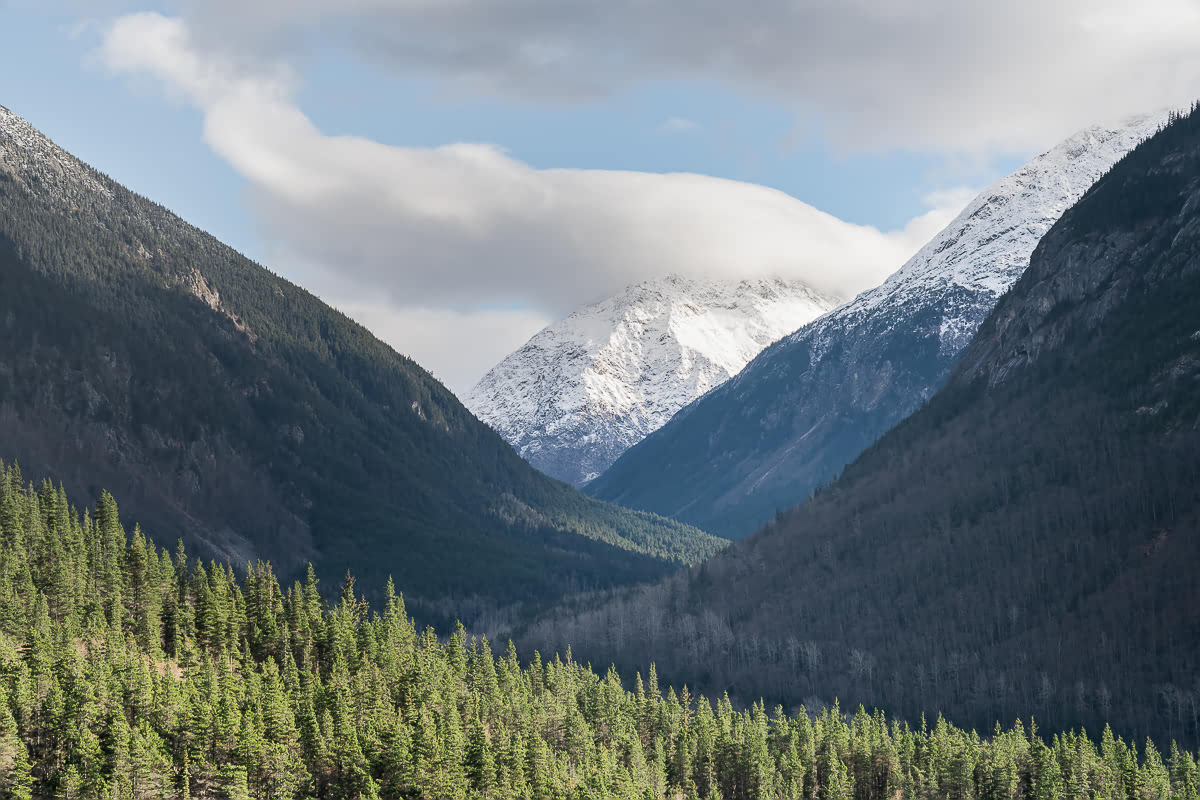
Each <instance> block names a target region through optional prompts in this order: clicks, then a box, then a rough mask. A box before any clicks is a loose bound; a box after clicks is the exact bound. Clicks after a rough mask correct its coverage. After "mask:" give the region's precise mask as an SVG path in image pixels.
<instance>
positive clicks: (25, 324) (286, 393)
mask: <svg viewBox="0 0 1200 800" xmlns="http://www.w3.org/2000/svg"><path fill="white" fill-rule="evenodd" d="M0 330H3V336H0V457H3V458H5V459H17V460H19V462H20V464H21V466H22V468H23V469H24V470H25V472H26V474H27V475H30V476H42V475H51V476H53V477H55V478H56V479H58V480H62V481H64V482H65V483H66V484H67V488H68V489H69V490H71V491H72V492H74V493H75V494H76V496H79V497H83V496H87V495H91V496H95V495H96V493H97V492H98V491H99V490H100V489H101V488H108V489H111V490H112V491H113V492H114V493H115V494H117V495H118V496H120V497H121V498H123V500H122V502H123V503H124V504H125V506H124V508H123V511H124V513H125V516H126V518H128V519H130V520H132V521H142V522H145V523H147V526H148V527H149V528H150V529H151V530H153V531H155V532H156V535H160V536H164V537H168V539H169V541H166V542H163V543H164V544H168V545H170V544H171V543H172V542H173V541H174V538H175V537H176V536H182V537H183V538H184V539H186V540H188V541H189V542H191V543H194V544H195V545H197V546H198V547H199V548H200V550H201V551H202V552H203V553H207V554H208V555H210V556H215V557H217V558H219V559H221V560H225V559H229V560H232V561H233V562H234V564H236V565H244V564H245V563H246V561H247V559H255V558H263V559H271V560H272V561H273V562H274V563H275V565H276V569H277V570H278V571H279V572H280V573H282V574H284V575H285V576H286V575H292V574H295V573H296V572H297V571H302V570H303V568H304V565H305V563H306V562H308V561H310V560H312V561H315V562H318V564H319V565H322V566H323V569H322V571H323V572H324V573H325V574H339V573H340V572H341V571H343V570H345V569H347V568H352V569H353V570H354V572H355V574H356V575H358V576H359V577H360V578H363V579H365V581H366V583H365V585H371V586H382V585H383V578H384V577H385V576H386V575H387V574H393V575H395V578H396V580H397V582H398V583H400V584H401V585H405V586H407V587H409V591H410V592H412V593H414V594H415V595H417V597H416V598H415V599H419V600H423V601H427V602H429V603H437V607H438V608H442V609H445V610H446V611H447V613H451V612H453V613H458V614H462V615H464V616H468V615H469V613H471V611H472V609H478V608H484V607H488V606H490V605H495V604H497V603H505V604H507V603H515V602H518V601H538V600H544V599H546V598H549V597H554V596H557V594H558V593H560V592H562V591H565V590H567V589H578V588H581V587H584V586H589V585H593V586H598V585H609V584H612V583H619V582H622V581H629V580H635V579H641V578H645V577H648V576H657V575H661V574H663V573H665V572H666V571H668V570H669V569H670V568H671V567H672V565H675V564H679V563H683V562H692V561H695V560H697V559H700V558H702V557H704V556H706V555H709V554H711V553H712V552H714V551H715V550H716V549H718V548H719V547H720V546H721V544H722V543H721V542H720V541H718V540H715V539H713V538H712V537H709V536H707V535H705V534H702V533H701V532H699V531H697V530H695V529H692V528H688V527H686V526H683V525H680V524H678V523H675V522H671V521H668V520H663V519H661V518H656V517H654V516H652V515H648V514H640V513H638V514H635V513H632V512H627V511H625V510H623V509H618V508H615V507H613V506H609V505H606V504H603V503H600V502H597V501H595V500H592V499H590V498H587V497H585V496H583V495H582V494H580V493H579V492H577V491H576V490H574V489H572V488H571V487H569V486H566V485H564V484H561V483H558V482H556V481H552V480H549V479H547V478H545V477H544V476H542V475H540V474H538V473H537V472H536V471H535V470H533V469H532V468H530V467H529V466H528V464H526V463H525V462H524V461H522V460H521V459H520V458H519V457H518V456H517V455H516V454H515V453H514V452H513V451H512V448H510V447H509V446H508V445H507V444H506V443H505V442H504V441H503V440H502V439H501V438H500V437H499V436H497V435H496V434H495V433H494V432H493V431H492V430H491V429H489V428H488V427H487V426H486V425H483V424H482V423H480V422H479V421H478V420H476V419H475V418H474V417H472V416H471V414H470V413H468V412H467V410H466V409H465V408H464V407H463V406H462V405H461V404H460V403H459V402H458V401H457V400H456V399H455V398H454V397H453V395H451V394H450V392H448V391H447V390H446V389H445V388H444V387H443V386H442V385H441V384H439V383H438V382H437V381H436V380H434V379H433V378H432V377H430V375H429V374H428V373H427V372H426V371H425V370H423V369H421V368H420V367H419V366H418V365H416V364H415V363H413V362H412V361H411V360H409V359H407V358H404V357H403V356H400V355H397V354H396V353H395V352H393V351H392V350H391V349H390V348H388V347H387V346H386V345H384V344H383V343H381V342H380V341H378V340H377V339H376V338H374V337H373V336H372V335H371V334H370V333H369V332H368V331H367V330H365V329H364V328H362V327H361V326H359V325H357V324H355V323H354V322H352V321H351V320H350V319H348V318H346V317H345V316H343V315H342V314H340V313H338V312H337V311H335V310H333V309H331V308H329V307H328V306H326V305H325V304H324V303H322V302H321V301H319V300H318V299H317V298H316V297H313V296H312V295H311V294H309V293H307V292H305V291H304V290H303V289H301V288H300V287H298V286H295V285H293V284H291V283H289V282H287V281H285V280H282V279H280V278H278V277H277V276H275V275H273V274H271V273H270V272H268V271H267V270H265V269H263V268H262V267H259V266H258V265H256V264H253V263H251V262H250V261H248V260H247V259H245V258H243V257H242V256H240V255H239V254H237V253H236V252H234V251H233V250H231V249H230V248H228V247H226V246H224V245H222V244H221V243H220V242H218V241H217V240H215V239H214V238H212V237H211V236H209V235H207V234H205V233H203V232H201V231H199V230H197V229H195V228H193V227H192V226H190V225H187V224H186V223H184V222H183V221H182V220H180V219H178V218H177V217H175V216H174V215H172V214H170V213H169V212H168V211H166V210H165V209H163V208H162V207H160V206H157V205H155V204H154V203H152V202H150V201H148V200H146V199H144V198H141V197H139V196H137V195H135V194H133V193H132V192H130V191H128V190H127V189H125V188H123V187H121V186H119V185H118V184H116V183H114V182H113V181H112V180H110V179H108V178H107V177H105V176H104V175H101V174H99V173H97V172H95V171H93V170H92V169H90V168H89V167H87V166H86V165H84V164H82V163H81V162H79V161H78V160H77V159H75V158H73V157H72V156H71V155H69V154H68V153H66V152H64V151H62V150H61V149H59V148H58V147H56V146H55V145H54V144H53V143H51V142H50V141H49V140H48V139H46V138H45V137H44V136H43V135H41V134H40V133H39V132H38V131H36V130H35V129H34V128H33V127H31V126H30V125H29V124H27V123H26V122H25V121H23V120H21V119H20V118H19V117H17V116H16V115H14V114H12V113H11V112H9V111H8V110H6V109H3V108H0Z"/></svg>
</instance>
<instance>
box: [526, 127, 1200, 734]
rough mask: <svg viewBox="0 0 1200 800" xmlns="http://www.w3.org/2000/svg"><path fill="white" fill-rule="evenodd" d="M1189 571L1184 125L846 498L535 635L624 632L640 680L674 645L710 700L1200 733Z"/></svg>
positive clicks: (1013, 304)
mask: <svg viewBox="0 0 1200 800" xmlns="http://www.w3.org/2000/svg"><path fill="white" fill-rule="evenodd" d="M1198 568H1200V113H1193V114H1192V115H1191V116H1190V117H1187V118H1184V119H1182V120H1178V121H1175V122H1173V123H1172V124H1171V125H1170V126H1169V127H1168V128H1167V129H1166V130H1165V131H1164V132H1162V133H1160V134H1158V135H1157V136H1156V137H1155V138H1153V139H1151V140H1150V141H1149V142H1147V143H1146V144H1145V145H1142V146H1141V147H1139V148H1138V149H1137V150H1135V151H1134V152H1133V153H1132V154H1131V155H1130V156H1128V157H1127V158H1125V159H1123V160H1122V161H1121V162H1120V163H1118V164H1117V165H1116V166H1115V167H1114V168H1113V170H1112V171H1111V172H1110V173H1109V174H1108V175H1106V176H1105V177H1104V178H1102V179H1101V180H1100V181H1099V182H1098V183H1097V184H1096V185H1095V187H1093V188H1092V189H1091V190H1090V191H1088V192H1087V194H1086V195H1085V196H1084V197H1083V199H1082V200H1081V201H1080V202H1079V203H1078V204H1077V205H1075V206H1074V207H1073V208H1072V209H1071V210H1070V211H1068V212H1067V213H1066V214H1065V215H1064V216H1063V217H1062V218H1061V219H1060V220H1059V221H1058V223H1056V225H1055V226H1054V228H1053V229H1052V230H1051V231H1050V232H1049V233H1048V234H1047V235H1046V236H1045V237H1044V239H1043V240H1042V241H1041V243H1040V244H1039V245H1038V248H1037V250H1036V251H1035V253H1034V255H1033V258H1032V261H1031V265H1030V267H1029V269H1028V270H1027V271H1026V272H1025V274H1024V275H1023V276H1022V277H1021V279H1020V280H1019V281H1018V282H1017V283H1016V284H1015V286H1014V287H1013V289H1012V291H1011V292H1010V293H1008V294H1007V295H1006V296H1005V297H1004V298H1002V299H1001V300H1000V302H999V303H998V304H997V307H996V308H995V310H994V311H993V312H992V314H991V315H990V316H989V317H988V319H987V320H986V321H985V322H984V323H983V324H982V325H981V326H980V328H979V332H978V334H977V336H976V338H975V339H974V340H973V342H972V343H971V345H970V346H969V347H968V348H967V349H966V351H965V352H964V353H963V356H962V358H961V360H960V363H959V365H958V366H957V367H956V369H955V371H954V373H953V374H952V376H951V378H950V379H949V381H948V383H947V384H946V386H945V387H944V388H943V389H942V390H941V391H940V392H938V393H937V394H936V395H935V396H934V397H933V398H932V399H931V401H930V402H929V403H928V404H927V405H926V406H925V407H923V408H922V409H921V410H920V411H918V412H916V413H915V414H913V415H912V416H911V417H909V418H908V419H907V420H905V421H904V422H902V423H901V424H900V425H898V426H897V427H896V428H895V429H893V430H892V431H890V432H889V433H888V434H887V435H886V436H884V437H883V438H882V439H881V440H880V441H879V442H877V443H876V444H875V445H874V446H872V447H871V448H869V449H868V450H867V451H866V452H865V453H863V455H862V456H861V457H860V458H859V459H858V460H857V461H855V462H854V463H853V464H852V465H850V466H849V467H847V468H846V470H845V472H844V473H843V474H842V476H841V477H840V478H839V479H838V480H836V481H835V482H834V483H833V484H832V485H831V486H830V487H829V488H827V489H825V490H822V491H820V492H818V493H817V494H816V495H815V496H813V497H812V498H811V499H810V500H808V501H807V502H805V503H804V504H802V505H800V506H799V507H797V508H796V509H794V510H793V511H791V512H788V513H786V514H784V515H782V516H781V517H780V518H779V519H777V520H776V521H775V522H773V523H771V524H770V525H768V526H767V527H766V528H764V529H763V530H762V531H760V532H759V533H757V534H755V535H754V536H752V537H750V538H749V539H747V540H746V541H744V542H741V543H738V544H735V545H734V547H732V548H731V549H730V551H729V552H727V553H723V554H721V555H718V556H716V557H714V558H713V559H710V560H709V561H708V562H705V563H704V564H703V565H701V566H700V567H698V568H693V569H692V570H690V573H689V574H688V575H687V576H686V577H685V576H680V577H679V578H677V579H668V582H667V583H665V584H661V585H658V586H655V587H652V588H649V589H645V590H641V591H637V592H634V593H633V594H632V595H631V596H622V597H618V598H617V599H615V600H613V601H612V602H611V603H610V604H609V605H607V606H606V607H602V608H601V609H600V610H598V611H589V612H585V613H583V614H582V615H581V616H579V617H577V618H575V619H565V620H563V619H560V620H557V621H553V622H547V623H545V624H544V625H543V627H542V628H541V629H540V630H539V631H538V633H537V634H536V635H535V638H539V637H540V638H546V639H551V640H558V639H560V638H569V639H571V640H573V641H590V640H589V639H588V637H589V635H596V632H597V631H598V630H603V629H604V626H606V625H613V624H615V622H614V620H618V619H622V620H626V621H627V622H628V624H627V625H626V626H625V627H624V628H623V629H622V633H623V636H624V637H625V641H624V657H625V661H626V662H627V663H632V662H637V660H638V659H639V658H641V657H643V656H644V654H645V653H646V652H648V651H650V650H653V651H654V652H656V653H662V652H663V651H664V650H668V649H672V645H673V656H672V659H671V661H670V665H671V670H672V673H673V672H674V671H675V670H683V669H687V668H688V667H690V665H694V664H705V665H709V667H710V669H709V673H708V675H707V676H706V679H705V681H703V682H702V684H703V686H702V687H701V688H706V687H707V686H708V685H709V684H711V685H713V686H715V687H716V688H720V687H725V686H730V687H737V690H738V691H739V692H742V693H744V694H745V695H747V696H751V697H757V696H758V695H759V693H760V692H761V693H764V694H766V695H767V696H776V697H789V698H793V699H797V698H801V697H805V696H808V695H809V694H819V696H821V697H824V698H826V699H829V698H831V697H833V696H835V695H836V696H839V697H841V698H842V699H843V701H846V700H853V701H854V702H856V703H857V702H859V701H864V702H868V703H878V704H880V705H882V706H883V707H886V708H888V709H890V710H892V711H893V712H895V713H900V714H903V715H906V716H908V717H909V718H910V719H916V718H917V715H918V714H919V713H921V712H926V713H929V714H932V713H934V712H936V711H938V710H943V711H946V712H947V713H948V714H949V713H952V714H954V715H955V716H956V717H957V718H959V719H962V720H964V721H967V720H970V721H971V724H978V725H986V726H988V727H990V726H991V724H992V722H993V721H994V720H995V719H996V718H1001V719H1012V718H1013V716H1014V715H1015V714H1016V713H1020V707H1021V706H1022V704H1027V705H1026V706H1025V707H1026V710H1028V709H1029V708H1033V709H1034V710H1035V711H1036V714H1037V720H1038V723H1039V724H1040V725H1043V726H1047V725H1050V726H1058V727H1062V726H1066V725H1070V724H1076V723H1082V724H1086V726H1087V728H1088V729H1089V730H1092V731H1094V730H1097V729H1099V728H1100V727H1101V726H1102V724H1103V722H1104V721H1105V720H1106V719H1109V718H1111V719H1118V718H1121V719H1125V720H1126V721H1127V722H1128V724H1129V727H1127V728H1126V730H1127V731H1129V732H1132V733H1136V735H1138V736H1139V737H1141V736H1144V735H1146V734H1147V733H1155V734H1156V735H1157V734H1161V735H1164V736H1168V735H1169V736H1179V737H1187V738H1188V739H1190V740H1191V741H1196V740H1197V738H1198V737H1200V725H1197V723H1198V722H1200V720H1198V719H1197V717H1196V715H1195V711H1194V709H1196V708H1198V707H1200V691H1197V690H1198V689H1200V686H1196V685H1195V683H1194V681H1195V675H1196V674H1197V669H1198V668H1200V618H1198V617H1197V616H1196V615H1195V614H1194V613H1193V612H1192V609H1194V608H1195V606H1196V603H1197V602H1200V583H1197V581H1196V571H1197V569H1198ZM668 642H670V643H671V645H668V644H667V643H668ZM577 652H579V650H578V649H577ZM607 657H608V658H610V659H611V655H609V656H607ZM658 663H659V666H660V669H662V667H663V665H664V658H663V657H662V656H661V655H660V656H659V657H658Z"/></svg>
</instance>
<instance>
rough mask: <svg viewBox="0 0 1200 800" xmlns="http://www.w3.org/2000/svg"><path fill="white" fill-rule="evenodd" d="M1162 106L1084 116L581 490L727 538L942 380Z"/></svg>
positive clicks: (788, 498) (767, 514)
mask: <svg viewBox="0 0 1200 800" xmlns="http://www.w3.org/2000/svg"><path fill="white" fill-rule="evenodd" d="M1165 118H1166V114H1165V113H1163V114H1154V115H1147V116H1141V117H1137V118H1134V119H1130V120H1127V121H1126V122H1124V123H1122V124H1120V125H1115V126H1095V127H1091V128H1088V129H1087V130H1084V131H1081V132H1079V133H1078V134H1076V135H1074V136H1072V137H1071V138H1069V139H1067V140H1066V141H1064V142H1062V143H1060V144H1059V145H1057V146H1056V147H1054V148H1053V149H1052V150H1049V151H1048V152H1046V153H1043V154H1042V155H1040V156H1038V157H1037V158H1035V159H1033V160H1032V161H1031V162H1030V163H1028V164H1027V165H1025V166H1024V167H1022V168H1021V169H1019V170H1017V171H1016V172H1014V173H1013V174H1012V175H1009V176H1008V177H1006V178H1004V179H1002V180H1000V181H999V182H997V183H996V184H994V185H993V186H991V187H990V188H988V189H987V190H986V191H984V192H982V193H981V194H980V195H979V196H978V197H976V198H975V199H974V200H973V201H972V202H971V203H970V205H968V206H967V207H966V208H965V209H964V210H963V212H962V213H961V214H959V216H958V217H957V218H956V219H955V220H954V221H953V222H951V223H950V225H948V226H947V227H946V228H945V229H944V230H943V231H942V232H941V233H939V234H938V235H937V236H936V237H934V239H933V240H932V241H930V242H929V243H928V244H927V245H925V246H924V247H923V248H921V250H920V251H919V252H918V253H917V254H916V255H915V256H913V257H912V258H911V259H910V260H909V261H908V262H907V263H906V264H904V266H903V267H901V268H900V269H899V270H898V271H897V272H895V273H894V274H893V275H892V276H891V277H890V278H888V279H887V280H886V281H885V282H884V283H883V284H881V285H880V286H878V287H876V288H874V289H870V290H868V291H866V292H863V293H862V294H860V295H859V296H858V297H856V298H855V299H854V300H852V301H851V302H849V303H847V304H846V305H843V306H841V307H840V308H838V309H836V310H834V311H832V312H830V313H828V314H826V315H825V316H823V317H821V318H820V319H818V320H816V321H814V322H812V323H811V324H809V325H806V326H805V327H803V328H801V329H800V330H799V331H797V332H796V333H795V334H794V335H792V336H789V337H787V338H785V339H783V340H781V341H780V342H778V343H777V344H775V345H774V346H772V347H769V348H767V349H766V350H764V351H763V352H762V353H761V354H760V355H758V356H757V357H756V358H755V359H754V360H753V361H752V362H750V364H749V365H747V367H746V368H745V369H744V370H743V371H742V372H741V373H740V374H738V375H737V376H736V377H735V378H733V379H732V380H730V381H729V382H727V383H725V384H724V385H723V386H721V387H719V388H718V389H716V390H714V391H713V392H711V393H710V394H708V395H707V396H705V397H704V398H703V399H702V400H700V401H699V402H697V403H695V404H693V405H692V406H690V407H688V408H686V409H685V410H684V411H683V412H681V413H680V414H678V415H676V417H675V418H674V419H672V420H671V421H670V423H669V424H667V425H665V426H663V427H662V428H661V429H660V430H659V431H657V432H656V433H654V434H653V435H651V436H649V437H647V438H646V440H645V441H643V442H641V443H640V444H638V445H637V446H635V447H633V448H632V449H630V450H629V451H628V452H627V453H625V454H624V455H623V456H622V457H621V458H620V459H619V460H618V461H617V462H616V463H615V464H613V466H612V467H611V468H610V469H609V470H608V471H607V472H606V473H605V474H604V475H602V476H601V477H600V478H599V479H597V480H596V481H594V482H593V483H592V484H590V485H589V486H588V492H589V493H591V494H593V495H594V496H596V497H599V498H603V499H606V500H611V501H614V502H618V503H621V504H622V505H627V506H630V507H633V508H643V509H647V510H652V511H655V512H657V513H660V514H665V515H668V516H673V517H675V518H676V519H680V520H686V521H688V522H690V523H692V524H694V525H698V526H699V527H701V528H704V529H705V530H708V531H711V532H713V533H716V534H718V535H721V536H727V537H730V538H738V537H742V536H745V535H746V534H747V533H749V532H750V531H752V530H754V528H756V527H757V526H759V525H761V524H762V523H763V522H766V521H767V520H768V519H770V518H771V516H772V515H774V514H775V512H776V510H777V509H779V508H786V507H788V506H791V505H793V504H795V503H798V502H800V501H801V500H803V499H804V498H805V497H807V496H808V494H809V493H810V492H812V491H813V490H814V489H816V488H817V487H819V486H821V485H823V484H824V483H826V482H828V481H829V479H830V478H832V477H833V476H834V475H836V474H837V472H838V471H839V470H840V469H841V468H842V467H843V466H844V465H846V464H847V463H849V462H850V461H851V460H853V459H854V457H855V456H857V455H858V454H859V453H861V452H862V451H863V449H864V448H866V447H867V446H868V445H870V444H871V443H872V442H873V441H875V440H876V439H877V438H878V437H879V436H881V435H882V434H883V433H884V432H885V431H887V429H888V428H890V427H892V426H893V425H895V424H896V423H897V422H899V421H900V420H901V419H903V418H904V417H906V416H908V415H909V414H911V413H912V412H913V411H914V410H916V409H917V408H918V407H920V405H921V404H922V403H923V402H924V401H925V400H926V399H927V398H928V397H929V396H931V395H932V394H933V392H934V391H936V390H937V388H938V387H939V386H941V385H942V383H943V382H944V381H945V380H946V378H947V376H948V375H949V374H950V369H951V368H952V367H953V365H954V362H955V360H956V359H957V357H958V354H959V353H960V352H961V351H962V349H963V347H965V346H966V344H967V343H968V342H969V341H970V340H971V337H972V336H973V335H974V333H975V330H976V328H978V327H979V324H980V323H981V322H982V321H983V319H984V318H985V317H986V316H987V314H988V312H989V311H991V309H992V307H993V306H994V305H995V304H996V301H997V299H998V298H999V297H1000V295H1001V294H1003V293H1004V292H1005V291H1006V290H1007V289H1008V287H1010V286H1011V285H1012V284H1013V282H1014V281H1016V280H1017V278H1018V277H1020V275H1021V273H1022V272H1024V270H1025V268H1026V266H1027V265H1028V264H1029V257H1030V254H1031V253H1032V252H1033V249H1034V247H1035V246H1036V245H1037V243H1038V241H1039V240H1040V239H1041V238H1042V236H1043V235H1044V234H1045V233H1046V231H1048V230H1049V229H1050V227H1051V226H1052V225H1053V224H1054V222H1055V221H1056V220H1057V219H1058V218H1059V217H1060V216H1061V215H1062V214H1063V212H1064V211H1066V210H1067V208H1069V207H1070V206H1071V205H1072V204H1073V203H1074V202H1075V201H1076V200H1078V199H1079V198H1080V197H1081V196H1082V195H1083V193H1084V192H1085V191H1086V190H1087V189H1088V187H1090V186H1091V185H1092V184H1093V183H1094V182H1095V181H1096V179H1097V178H1099V177H1100V176H1101V175H1103V174H1104V173H1105V172H1106V171H1107V170H1108V169H1109V168H1110V167H1111V166H1112V165H1113V163H1114V162H1116V161H1117V159H1119V158H1120V157H1121V156H1123V155H1124V154H1125V153H1127V152H1128V151H1129V150H1131V149H1132V148H1133V147H1134V146H1135V145H1137V144H1138V143H1139V142H1141V141H1142V140H1144V139H1146V138H1148V137H1149V136H1151V135H1152V134H1153V133H1154V132H1155V130H1156V129H1157V128H1158V127H1159V126H1160V125H1161V124H1162V122H1163V120H1164V119H1165Z"/></svg>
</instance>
